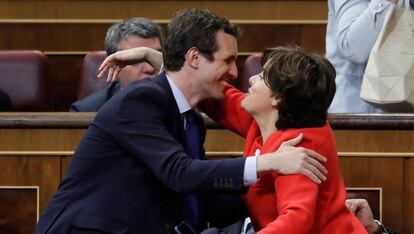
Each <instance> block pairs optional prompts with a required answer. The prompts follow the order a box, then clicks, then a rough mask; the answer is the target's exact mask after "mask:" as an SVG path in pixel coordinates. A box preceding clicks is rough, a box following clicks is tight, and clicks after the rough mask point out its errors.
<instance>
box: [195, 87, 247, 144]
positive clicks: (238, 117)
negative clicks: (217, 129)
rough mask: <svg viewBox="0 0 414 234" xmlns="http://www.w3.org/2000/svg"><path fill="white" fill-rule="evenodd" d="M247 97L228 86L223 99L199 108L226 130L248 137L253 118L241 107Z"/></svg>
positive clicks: (204, 104) (201, 105)
mask: <svg viewBox="0 0 414 234" xmlns="http://www.w3.org/2000/svg"><path fill="white" fill-rule="evenodd" d="M245 95H246V94H245V93H243V92H241V91H240V90H238V89H236V88H234V87H233V86H231V85H226V86H225V88H224V97H223V98H222V99H220V100H207V101H203V102H201V103H200V104H199V105H198V106H199V107H200V109H201V110H202V111H203V112H205V113H206V114H207V115H208V116H209V117H210V118H212V119H213V120H214V121H216V122H218V123H219V124H220V125H222V126H223V127H224V128H226V129H230V130H232V131H233V132H235V133H237V134H239V135H240V136H242V137H246V135H247V132H248V130H249V127H250V126H251V124H252V122H253V118H252V117H251V116H250V115H249V114H248V113H247V112H246V111H245V110H244V109H243V108H242V107H241V106H240V104H241V102H242V101H243V99H244V97H245Z"/></svg>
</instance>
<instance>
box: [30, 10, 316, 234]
mask: <svg viewBox="0 0 414 234" xmlns="http://www.w3.org/2000/svg"><path fill="white" fill-rule="evenodd" d="M168 28H169V35H168V39H167V42H166V47H165V48H166V49H165V54H164V65H165V71H166V73H162V74H160V75H158V76H157V77H155V78H153V79H144V80H140V81H136V82H133V83H131V84H130V85H128V86H127V87H126V88H125V89H123V90H122V91H120V92H119V93H118V94H117V95H115V96H114V97H112V98H111V99H110V100H109V101H108V102H107V103H106V104H105V105H104V106H103V107H102V108H101V109H100V111H99V112H98V113H97V115H96V117H95V119H94V121H93V122H92V123H91V125H90V127H89V129H88V131H87V133H86V134H85V136H84V138H83V139H82V140H81V142H80V144H79V146H78V148H77V150H76V152H75V155H74V156H73V159H72V162H71V165H70V167H69V169H68V173H67V175H66V176H65V178H64V179H63V181H62V183H61V184H60V186H59V188H58V191H57V192H56V194H55V195H54V196H53V197H52V198H51V200H50V201H49V204H48V207H47V208H46V210H45V211H44V213H43V215H42V217H41V218H40V220H39V223H38V225H37V227H36V231H35V233H157V234H158V233H172V232H174V229H175V228H176V227H177V226H178V225H179V224H180V223H181V222H182V221H183V220H187V219H186V216H185V214H183V207H186V203H187V199H186V198H188V197H189V196H190V195H197V193H205V192H212V193H214V192H217V191H228V192H229V193H230V192H234V191H236V192H237V191H240V190H242V189H243V188H244V187H245V186H246V185H249V184H251V183H254V182H255V181H256V180H257V175H258V174H260V173H266V172H269V171H280V169H281V166H282V165H281V163H280V162H281V161H280V159H281V158H282V161H283V160H285V159H291V158H295V157H296V156H298V155H299V156H300V158H303V155H310V156H312V157H317V158H321V156H320V155H317V154H316V153H315V152H313V151H309V150H306V149H303V148H296V147H284V148H283V152H276V153H272V154H268V155H262V156H260V157H248V159H246V158H243V157H241V158H235V159H226V160H198V159H194V156H196V155H190V154H188V153H187V152H195V154H204V150H203V148H202V141H203V140H204V139H203V137H204V133H203V132H202V131H201V132H200V131H199V132H198V135H193V137H194V139H197V140H196V141H194V139H193V138H191V139H190V138H187V137H186V131H187V130H188V129H187V128H188V127H186V129H185V126H189V125H188V122H189V121H190V120H189V119H187V113H191V112H192V111H191V110H192V109H194V108H195V107H196V105H197V103H198V102H199V101H201V100H204V99H206V98H221V97H222V96H223V93H222V91H223V82H225V81H228V80H229V79H232V78H235V77H236V76H237V68H236V64H235V61H236V57H237V41H236V38H237V35H238V31H237V28H236V27H235V26H234V25H232V24H230V23H229V21H228V20H226V19H224V18H220V17H218V16H215V15H214V14H213V13H211V12H209V11H207V10H200V9H185V10H181V11H179V12H177V13H176V14H175V16H174V18H173V19H172V20H171V22H170V23H169V26H168ZM183 115H185V116H186V117H183ZM196 122H198V123H199V124H200V120H198V121H196ZM201 122H202V121H201ZM199 124H198V126H199ZM196 126H197V124H196ZM199 129H202V126H199ZM190 141H191V142H193V141H194V143H193V144H195V145H200V146H199V148H198V149H195V151H191V150H189V148H191V146H190V145H189V144H188V142H190ZM197 156H199V157H198V158H199V159H202V157H203V155H197ZM306 158H307V157H306ZM313 161H316V160H313ZM305 162H308V164H307V166H310V167H315V166H316V167H319V166H318V165H315V164H313V163H312V160H305ZM285 163H286V161H285V162H284V164H285ZM285 169H286V168H285ZM311 171H313V170H311ZM316 171H318V170H317V169H316ZM296 172H297V171H296ZM318 172H319V171H318ZM313 173H315V174H318V173H316V172H314V171H313ZM224 204H226V203H224ZM192 227H193V228H195V229H196V230H197V231H199V230H200V228H202V226H192Z"/></svg>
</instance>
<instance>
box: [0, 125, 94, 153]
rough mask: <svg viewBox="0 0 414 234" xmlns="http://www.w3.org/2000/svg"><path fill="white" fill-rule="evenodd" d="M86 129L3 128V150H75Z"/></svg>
mask: <svg viewBox="0 0 414 234" xmlns="http://www.w3.org/2000/svg"><path fill="white" fill-rule="evenodd" d="M85 131H86V130H85V129H30V128H29V129H26V128H23V129H1V130H0V150H1V151H58V150H60V151H65V150H74V149H75V148H76V146H77V145H78V144H79V141H80V139H81V137H82V136H83V134H84V133H85Z"/></svg>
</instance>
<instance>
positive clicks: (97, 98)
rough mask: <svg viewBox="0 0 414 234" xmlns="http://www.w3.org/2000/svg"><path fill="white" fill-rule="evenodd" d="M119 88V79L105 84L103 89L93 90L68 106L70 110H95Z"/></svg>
mask: <svg viewBox="0 0 414 234" xmlns="http://www.w3.org/2000/svg"><path fill="white" fill-rule="evenodd" d="M119 90H121V85H120V83H119V81H117V82H114V83H112V84H111V85H109V86H106V87H105V88H104V89H102V90H99V91H98V92H95V93H93V94H91V95H89V96H87V97H85V98H84V99H81V100H79V101H76V102H74V103H72V105H70V107H69V111H71V112H97V111H99V109H100V108H101V107H102V106H103V105H104V104H105V103H106V102H107V101H108V100H109V99H110V98H111V97H112V96H114V95H115V94H116V93H117V92H118V91H119Z"/></svg>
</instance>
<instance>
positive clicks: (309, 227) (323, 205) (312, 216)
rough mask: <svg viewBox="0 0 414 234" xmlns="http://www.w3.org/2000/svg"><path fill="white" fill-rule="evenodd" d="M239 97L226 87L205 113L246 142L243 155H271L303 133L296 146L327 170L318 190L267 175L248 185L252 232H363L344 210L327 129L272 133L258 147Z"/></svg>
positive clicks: (302, 179) (295, 178)
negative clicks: (315, 155) (308, 151)
mask: <svg viewBox="0 0 414 234" xmlns="http://www.w3.org/2000/svg"><path fill="white" fill-rule="evenodd" d="M244 96H245V94H244V93H242V92H240V91H239V90H237V89H235V88H233V87H232V86H227V87H226V90H225V97H224V98H223V99H222V101H221V103H219V104H218V106H217V105H214V107H213V106H211V108H209V107H208V106H206V108H204V109H205V111H206V113H207V114H208V115H209V116H210V117H212V118H213V119H215V120H216V121H217V122H219V123H220V124H221V125H223V126H224V127H225V128H228V129H231V130H232V131H234V132H236V133H237V134H239V135H241V136H242V137H245V138H246V143H245V147H244V155H246V156H253V155H255V154H257V153H258V152H259V154H264V153H268V152H274V151H275V150H276V149H277V148H278V147H279V146H280V144H281V143H282V142H283V141H286V140H289V139H292V138H294V137H296V136H298V134H299V133H303V134H304V140H302V142H301V143H300V146H302V147H305V148H308V149H312V150H314V151H316V152H318V153H320V154H322V155H324V156H325V157H326V158H327V159H328V161H327V162H326V163H325V165H324V166H325V167H326V168H327V170H328V174H327V180H326V181H325V182H322V184H319V185H318V184H316V183H314V182H313V181H311V180H310V179H309V178H308V177H306V176H304V175H299V174H297V175H278V174H277V173H269V174H266V175H263V176H261V178H260V179H259V180H258V182H257V183H256V184H254V185H251V186H250V188H249V191H248V193H247V194H246V195H245V200H246V203H247V207H248V210H249V214H250V218H251V220H252V222H253V226H254V228H255V230H256V232H257V231H259V230H260V231H259V232H258V233H312V234H313V233H329V234H332V233H335V234H337V233H344V234H345V233H346V234H349V233H367V231H366V230H365V228H364V227H363V226H362V224H361V223H360V222H359V221H358V220H357V219H356V217H355V216H354V215H353V214H352V213H351V212H350V211H349V210H348V209H347V208H346V206H345V194H346V190H345V185H344V183H343V180H342V177H341V175H340V169H339V160H338V156H337V151H336V146H335V140H334V136H333V132H332V130H331V128H330V126H329V124H328V123H326V124H325V126H323V127H318V128H303V129H287V130H283V131H282V130H281V131H277V132H275V133H273V134H272V135H271V136H270V137H269V138H268V139H267V141H266V142H264V143H263V142H262V137H261V135H260V130H259V128H258V126H257V124H256V122H255V121H254V120H253V118H252V117H251V116H250V115H249V114H248V113H246V112H245V111H244V109H243V108H241V107H240V103H241V101H242V100H243V98H244ZM215 104H217V103H215ZM217 108H219V109H217ZM217 110H218V111H217ZM210 113H211V114H212V115H210Z"/></svg>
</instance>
